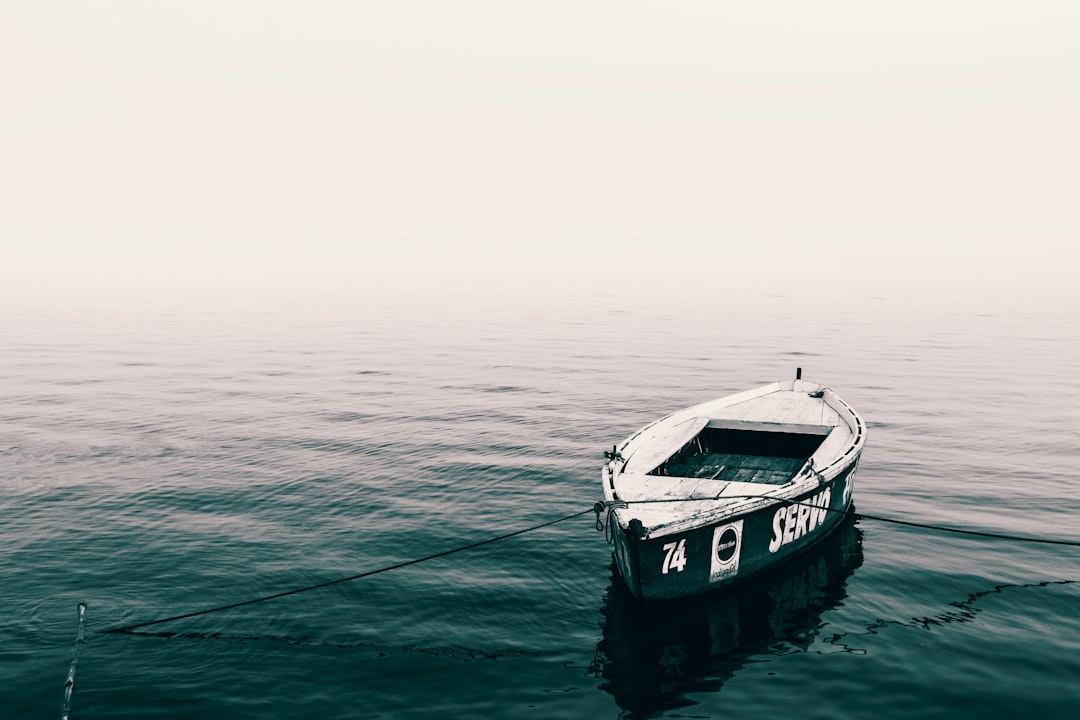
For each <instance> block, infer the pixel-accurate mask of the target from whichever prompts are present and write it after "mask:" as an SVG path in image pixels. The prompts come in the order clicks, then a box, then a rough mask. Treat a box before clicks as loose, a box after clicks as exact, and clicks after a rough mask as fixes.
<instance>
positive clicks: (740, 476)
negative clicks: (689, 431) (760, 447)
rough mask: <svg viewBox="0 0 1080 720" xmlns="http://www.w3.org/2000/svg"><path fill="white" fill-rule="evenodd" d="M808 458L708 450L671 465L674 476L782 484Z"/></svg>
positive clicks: (671, 473) (672, 475)
mask: <svg viewBox="0 0 1080 720" xmlns="http://www.w3.org/2000/svg"><path fill="white" fill-rule="evenodd" d="M805 462H806V461H805V459H799V458H781V457H765V456H762V455H740V454H736V453H709V454H707V455H697V456H695V457H694V459H693V462H690V463H684V464H679V465H671V466H669V467H668V468H667V470H668V472H667V474H668V475H669V476H671V477H686V478H705V479H709V480H721V481H726V482H748V483H761V484H765V485H783V484H784V483H786V482H787V481H789V480H791V478H792V477H794V475H795V473H797V472H798V471H799V469H800V468H802V466H803V464H804V463H805Z"/></svg>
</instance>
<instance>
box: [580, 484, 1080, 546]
mask: <svg viewBox="0 0 1080 720" xmlns="http://www.w3.org/2000/svg"><path fill="white" fill-rule="evenodd" d="M723 497H724V498H731V499H738V500H751V499H754V498H760V499H764V500H773V501H775V502H779V503H784V504H785V505H803V506H806V507H811V508H812V507H816V506H815V505H810V504H809V503H805V502H800V501H798V500H789V499H787V498H778V497H770V496H768V495H724V496H723ZM718 499H719V498H715V497H705V498H658V499H656V500H631V501H625V500H614V501H607V502H598V503H596V506H595V507H594V511H595V512H596V529H597V530H605V536H606V535H609V534H610V532H611V530H610V524H611V514H612V513H613V512H614V510H615V508H616V507H623V508H625V507H629V506H630V505H648V504H654V503H671V502H689V501H693V500H718ZM605 507H606V508H607V509H608V523H607V524H608V526H609V527H607V528H605V527H604V526H603V523H601V522H600V512H601V510H602V508H605ZM598 508H600V509H598ZM817 509H818V510H825V511H827V512H831V513H843V514H845V515H851V516H852V517H854V518H855V519H857V520H875V521H877V522H883V523H892V524H894V525H906V526H908V527H916V528H922V529H924V530H936V531H938V532H947V533H956V534H958V535H974V536H976V537H988V538H994V539H996V540H1013V541H1015V542H1029V543H1042V544H1045V545H1064V546H1067V547H1080V540H1055V539H1051V538H1036V537H1029V536H1024V535H1007V534H1005V533H994V532H983V531H981V530H963V529H961V528H952V527H946V526H944V525H930V524H927V523H918V522H912V521H910V520H897V519H895V518H888V517H882V516H880V515H867V514H866V513H859V512H852V511H851V510H850V509H849V510H837V509H834V508H817Z"/></svg>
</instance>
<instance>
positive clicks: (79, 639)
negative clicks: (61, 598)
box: [60, 603, 86, 720]
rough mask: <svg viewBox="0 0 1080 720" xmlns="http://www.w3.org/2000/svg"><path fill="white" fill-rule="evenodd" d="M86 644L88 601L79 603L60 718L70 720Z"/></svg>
mask: <svg viewBox="0 0 1080 720" xmlns="http://www.w3.org/2000/svg"><path fill="white" fill-rule="evenodd" d="M85 644H86V603H79V625H78V629H77V630H76V631H75V649H74V650H73V651H72V653H71V665H70V666H69V667H68V674H67V681H66V682H64V705H63V707H62V708H61V710H60V720H68V716H69V715H70V714H71V694H72V693H73V692H74V691H75V671H76V670H77V669H78V665H79V653H80V652H82V646H83V645H85Z"/></svg>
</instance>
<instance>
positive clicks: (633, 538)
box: [597, 368, 866, 600]
mask: <svg viewBox="0 0 1080 720" xmlns="http://www.w3.org/2000/svg"><path fill="white" fill-rule="evenodd" d="M865 442H866V425H865V423H864V422H863V420H862V418H860V417H859V415H858V413H856V412H855V410H853V409H852V408H851V406H850V405H848V404H847V403H846V402H845V401H844V400H843V399H841V398H840V396H839V395H837V394H836V393H835V392H834V391H833V390H831V389H830V388H828V387H825V386H823V385H819V384H817V383H814V382H811V381H809V380H804V379H802V369H801V368H799V369H798V370H797V371H796V374H795V379H794V380H786V381H779V382H774V383H770V384H769V385H765V386H762V387H759V388H755V389H752V390H747V391H745V392H741V393H737V394H735V395H730V396H728V397H723V398H720V399H718V400H711V401H709V402H705V403H702V404H700V405H694V406H692V407H689V408H686V409H684V410H679V411H678V412H675V413H672V414H671V415H668V416H667V417H664V418H661V419H659V420H657V421H655V422H653V423H651V424H649V425H646V426H645V427H643V428H642V429H640V430H638V431H637V432H635V433H634V434H633V435H631V436H630V437H628V438H627V439H626V440H624V441H623V442H622V443H621V444H617V445H615V446H614V447H612V449H611V451H609V452H605V453H604V456H605V459H606V462H605V464H604V466H603V469H602V473H601V474H602V482H603V489H604V502H603V503H598V505H597V522H598V524H600V525H601V526H602V525H603V522H602V517H601V513H602V512H603V511H606V513H607V518H606V520H607V522H606V528H605V529H606V531H607V534H608V539H609V540H610V541H611V542H612V543H613V544H614V555H615V561H616V564H617V566H618V570H619V574H620V576H621V577H622V580H623V582H624V583H625V584H626V587H627V588H628V589H629V591H630V593H631V594H632V595H633V596H634V597H636V598H639V599H643V600H654V599H664V598H677V597H689V596H693V595H698V594H701V593H704V592H707V591H711V590H714V589H719V588H724V587H727V586H730V585H732V584H734V583H737V582H739V581H741V580H745V579H746V578H749V577H752V576H754V575H757V574H759V573H762V572H764V571H766V570H769V569H771V568H773V567H776V566H777V565H779V564H781V563H783V562H784V561H786V560H788V559H790V558H793V557H795V556H797V555H800V554H802V553H804V552H806V551H807V550H809V549H810V548H812V547H813V546H814V545H816V544H817V543H818V542H820V541H821V540H822V539H824V538H825V537H827V536H828V535H829V533H830V532H832V530H834V529H835V528H836V527H837V526H838V525H839V524H840V521H841V520H842V519H843V518H844V516H845V514H846V513H847V511H848V509H849V508H850V507H851V502H852V492H853V490H854V479H855V470H856V469H857V467H858V464H859V458H860V457H861V455H862V449H863V445H864V444H865Z"/></svg>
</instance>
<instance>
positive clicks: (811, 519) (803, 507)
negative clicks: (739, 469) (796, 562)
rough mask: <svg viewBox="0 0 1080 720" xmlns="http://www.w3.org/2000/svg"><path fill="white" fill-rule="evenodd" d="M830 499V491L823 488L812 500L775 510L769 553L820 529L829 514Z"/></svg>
mask: <svg viewBox="0 0 1080 720" xmlns="http://www.w3.org/2000/svg"><path fill="white" fill-rule="evenodd" d="M831 499H832V491H831V490H829V488H825V489H824V490H822V491H821V492H819V493H818V494H817V495H815V496H813V497H812V498H809V499H807V500H803V501H802V502H800V503H794V504H791V505H786V506H784V507H781V508H777V510H776V512H775V513H774V514H773V519H772V530H773V536H772V540H770V541H769V552H771V553H774V552H776V551H777V550H779V549H780V548H781V547H783V546H784V545H787V544H788V543H792V542H795V541H796V540H798V539H799V538H801V537H803V536H804V535H809V534H810V533H812V532H814V530H816V529H817V528H819V527H821V525H822V524H823V523H824V522H825V515H826V514H827V513H828V512H829V509H828V508H829V500H831Z"/></svg>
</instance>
